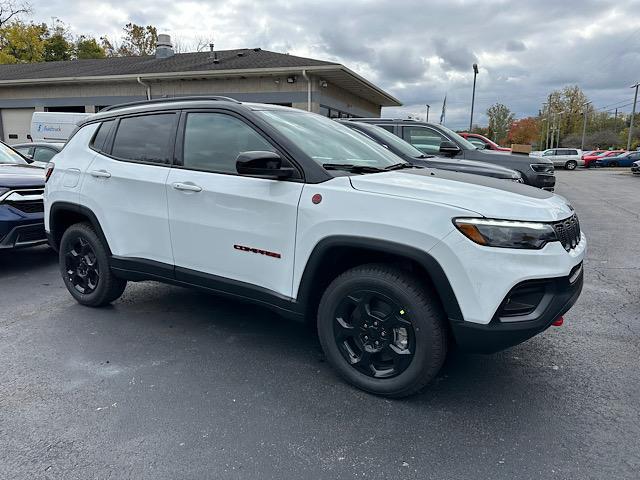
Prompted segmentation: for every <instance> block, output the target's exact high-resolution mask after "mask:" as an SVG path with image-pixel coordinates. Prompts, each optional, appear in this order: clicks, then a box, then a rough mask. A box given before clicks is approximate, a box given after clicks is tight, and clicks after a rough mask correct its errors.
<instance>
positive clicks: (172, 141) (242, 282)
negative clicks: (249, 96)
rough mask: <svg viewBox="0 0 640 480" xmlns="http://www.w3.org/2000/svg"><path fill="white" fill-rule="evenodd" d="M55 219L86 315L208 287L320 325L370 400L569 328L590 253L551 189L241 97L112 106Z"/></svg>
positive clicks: (80, 135) (53, 167)
mask: <svg viewBox="0 0 640 480" xmlns="http://www.w3.org/2000/svg"><path fill="white" fill-rule="evenodd" d="M46 176H47V180H48V181H47V184H46V192H45V225H46V230H47V234H48V236H49V241H50V243H51V245H52V246H53V247H54V248H56V249H57V250H58V251H59V258H60V270H61V273H62V278H63V280H64V283H65V284H66V286H67V288H68V290H69V292H70V293H71V295H72V296H73V297H74V298H75V299H76V300H77V301H78V302H79V303H81V304H83V305H88V306H92V307H98V306H102V305H106V304H108V303H109V302H113V301H114V300H116V299H117V298H118V297H120V295H122V293H123V291H124V289H125V286H126V284H127V281H141V280H156V281H161V282H168V283H172V284H176V285H183V286H194V287H198V288H202V289H205V290H208V291H211V292H214V293H218V294H225V295H231V296H233V297H235V298H238V299H242V300H247V301H251V302H256V303H259V304H261V305H264V306H267V307H270V308H273V309H275V310H277V311H278V312H280V313H282V314H283V315H289V316H292V317H296V318H300V319H307V320H310V321H313V322H315V323H316V324H317V330H318V334H319V338H320V342H321V344H322V348H323V349H324V352H325V354H326V357H327V359H328V361H329V362H330V364H331V365H332V366H333V367H334V368H335V370H336V371H337V372H338V373H339V374H340V375H341V376H342V377H344V378H345V379H346V380H348V381H349V382H351V383H352V384H354V385H356V386H357V387H359V388H361V389H363V390H366V391H368V392H372V393H376V394H380V395H386V396H390V397H400V396H404V395H409V394H411V393H413V392H416V391H418V390H420V389H421V388H423V387H424V386H425V385H426V384H427V383H428V382H429V381H430V380H431V379H432V378H433V377H434V376H435V375H436V373H437V372H438V370H439V369H440V367H441V366H442V363H443V361H444V358H445V354H446V351H447V349H448V348H449V347H450V346H451V345H452V344H457V345H458V346H459V347H460V348H461V349H465V350H468V351H474V352H495V351H498V350H501V349H504V348H507V347H510V346H512V345H515V344H518V343H520V342H523V341H524V340H526V339H528V338H530V337H532V336H533V335H536V334H537V333H540V332H542V331H543V330H545V329H547V328H548V327H549V326H550V325H551V324H553V323H559V322H560V318H561V315H563V314H564V313H565V312H566V311H567V310H568V309H569V308H570V307H571V306H572V305H573V303H574V302H575V301H576V299H577V298H578V296H579V294H580V291H581V289H582V260H583V257H584V254H585V248H586V239H585V236H584V235H583V234H582V233H581V232H580V225H579V223H578V219H577V217H576V214H575V212H574V211H573V208H572V207H571V206H570V205H568V204H567V202H566V200H564V199H563V198H562V197H559V196H557V195H554V194H552V193H549V192H546V191H543V190H540V189H537V188H533V187H528V186H525V185H521V184H519V183H514V182H504V181H501V180H496V179H493V178H489V177H481V176H477V175H467V174H463V173H457V172H447V171H437V170H431V169H428V168H421V167H412V166H411V165H409V164H408V163H406V162H404V161H403V160H401V159H400V158H399V157H396V156H395V155H394V154H392V153H391V152H389V151H388V150H387V149H385V148H384V147H381V146H379V145H378V144H376V143H374V142H373V141H370V140H369V139H367V138H366V137H364V136H363V135H360V134H358V133H357V132H354V131H352V130H350V129H349V128H347V127H345V126H344V125H341V124H339V123H337V122H334V121H332V120H330V119H328V118H324V117H322V116H320V115H316V114H312V113H308V112H304V111H300V110H296V109H291V108H286V107H279V106H273V105H259V104H250V103H240V102H237V101H235V100H233V99H228V98H225V97H198V98H174V99H161V100H157V101H156V100H152V101H148V102H138V103H133V104H125V105H120V106H116V107H111V108H108V109H106V110H103V111H102V112H100V113H99V114H97V115H94V116H92V117H90V118H88V119H86V120H84V121H83V122H82V123H81V124H80V125H79V128H78V130H77V131H76V133H75V134H74V135H73V137H72V138H71V139H70V140H69V143H68V144H67V145H66V147H65V148H64V149H63V150H62V152H61V153H59V154H58V155H57V156H56V158H55V162H54V163H51V164H49V166H48V168H47V172H46Z"/></svg>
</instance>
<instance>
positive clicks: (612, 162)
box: [596, 152, 640, 167]
mask: <svg viewBox="0 0 640 480" xmlns="http://www.w3.org/2000/svg"><path fill="white" fill-rule="evenodd" d="M636 160H640V152H624V153H621V154H619V155H611V156H608V157H604V158H599V159H598V160H596V166H597V167H630V166H632V165H633V162H635V161H636Z"/></svg>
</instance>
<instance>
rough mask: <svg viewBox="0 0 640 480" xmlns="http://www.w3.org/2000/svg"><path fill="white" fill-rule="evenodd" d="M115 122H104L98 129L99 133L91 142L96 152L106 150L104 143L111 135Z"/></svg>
mask: <svg viewBox="0 0 640 480" xmlns="http://www.w3.org/2000/svg"><path fill="white" fill-rule="evenodd" d="M114 123H115V122H114V120H109V121H108V122H102V123H101V124H100V126H99V127H98V131H97V132H96V134H95V136H94V137H93V141H92V142H91V146H92V147H93V148H95V149H96V150H103V149H104V142H105V141H106V139H107V136H108V135H109V130H111V126H112V125H113V124H114Z"/></svg>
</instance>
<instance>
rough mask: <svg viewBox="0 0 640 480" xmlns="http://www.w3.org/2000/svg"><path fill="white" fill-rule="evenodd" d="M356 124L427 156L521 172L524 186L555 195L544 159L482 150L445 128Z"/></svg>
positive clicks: (394, 121) (379, 120)
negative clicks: (399, 140)
mask: <svg viewBox="0 0 640 480" xmlns="http://www.w3.org/2000/svg"><path fill="white" fill-rule="evenodd" d="M353 121H356V122H363V123H373V124H374V125H378V126H380V127H382V128H384V129H386V130H388V131H390V132H391V133H393V134H395V135H397V136H398V137H400V138H402V139H404V140H405V141H407V142H409V143H410V144H411V145H413V146H414V147H416V148H417V149H418V150H420V151H421V152H424V153H425V154H432V155H433V154H439V155H445V156H449V157H451V158H464V159H465V160H476V161H480V162H487V163H492V164H494V165H499V166H501V167H506V168H510V169H512V170H515V171H517V172H519V173H520V174H521V175H522V178H523V179H524V182H525V183H526V184H528V185H533V186H534V187H540V188H542V189H544V190H549V191H551V192H552V191H553V189H554V187H555V184H556V177H555V175H554V168H553V163H552V162H551V161H550V160H547V159H545V158H541V157H528V156H526V155H518V154H510V153H507V152H493V151H490V150H480V149H478V148H477V147H476V146H475V145H473V144H472V143H471V142H469V141H468V140H466V139H464V138H462V137H461V136H460V135H458V134H457V133H456V132H454V131H453V130H450V129H448V128H447V127H445V126H443V125H436V124H433V123H426V122H419V121H416V120H401V119H400V120H399V119H390V118H354V119H353Z"/></svg>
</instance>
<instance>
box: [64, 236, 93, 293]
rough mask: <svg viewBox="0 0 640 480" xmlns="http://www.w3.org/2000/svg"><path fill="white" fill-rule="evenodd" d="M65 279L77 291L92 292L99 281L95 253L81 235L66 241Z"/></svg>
mask: <svg viewBox="0 0 640 480" xmlns="http://www.w3.org/2000/svg"><path fill="white" fill-rule="evenodd" d="M64 258H65V269H66V272H67V279H68V282H69V284H70V285H72V286H73V288H75V289H76V290H77V291H78V292H79V293H81V294H84V295H87V294H90V293H93V292H94V291H95V290H96V288H97V287H98V283H99V281H100V267H99V265H98V259H97V258H96V253H95V252H94V251H93V248H91V245H90V244H89V242H88V240H87V239H86V238H84V237H82V236H81V235H79V236H77V237H76V238H75V239H73V240H72V241H70V242H68V243H67V251H66V252H65V256H64Z"/></svg>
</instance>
